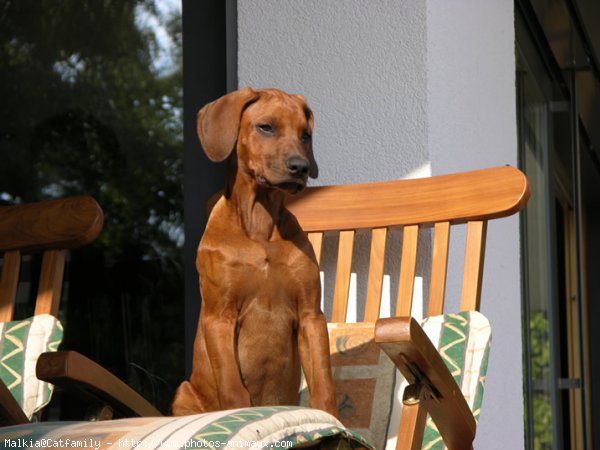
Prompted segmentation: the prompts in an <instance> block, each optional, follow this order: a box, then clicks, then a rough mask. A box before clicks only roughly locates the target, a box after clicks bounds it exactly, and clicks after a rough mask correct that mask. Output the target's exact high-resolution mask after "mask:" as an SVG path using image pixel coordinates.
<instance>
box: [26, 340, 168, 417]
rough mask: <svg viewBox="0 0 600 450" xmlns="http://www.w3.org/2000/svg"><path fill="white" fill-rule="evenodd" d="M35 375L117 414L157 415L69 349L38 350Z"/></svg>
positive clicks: (128, 389)
mask: <svg viewBox="0 0 600 450" xmlns="http://www.w3.org/2000/svg"><path fill="white" fill-rule="evenodd" d="M36 374H37V377H38V378H39V379H41V380H44V381H47V382H49V383H52V384H54V385H56V386H60V387H61V388H63V389H65V390H67V391H69V390H70V391H78V393H80V394H83V395H84V396H87V397H92V398H93V399H94V400H96V401H100V402H103V403H105V404H107V405H109V406H110V407H111V408H112V409H113V410H114V412H115V413H117V414H118V415H119V416H125V417H128V416H129V417H131V416H161V415H162V414H161V413H160V412H159V411H158V410H157V409H156V408H155V407H154V406H152V404H150V403H149V402H148V401H147V400H146V399H144V397H142V396H141V395H140V394H138V393H137V392H135V391H134V390H133V389H132V388H131V387H129V386H128V385H127V384H125V383H124V382H123V381H121V380H120V379H119V378H117V377H116V376H115V375H113V374H112V373H110V372H109V371H108V370H106V369H105V368H103V367H102V366H100V365H98V364H96V363H95V362H94V361H92V360H90V359H88V358H86V357H85V356H83V355H82V354H80V353H77V352H73V351H64V352H48V353H42V354H41V355H40V357H39V359H38V362H37V366H36Z"/></svg>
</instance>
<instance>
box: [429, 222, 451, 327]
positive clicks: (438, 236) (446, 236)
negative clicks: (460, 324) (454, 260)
mask: <svg viewBox="0 0 600 450" xmlns="http://www.w3.org/2000/svg"><path fill="white" fill-rule="evenodd" d="M449 243H450V222H438V223H436V224H435V227H434V229H433V254H432V257H431V279H430V282H429V306H428V308H427V315H428V316H437V315H439V314H443V312H444V297H445V293H446V275H447V272H448V247H449Z"/></svg>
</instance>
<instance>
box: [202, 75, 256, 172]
mask: <svg viewBox="0 0 600 450" xmlns="http://www.w3.org/2000/svg"><path fill="white" fill-rule="evenodd" d="M258 96H259V93H258V92H256V91H254V90H253V89H252V88H249V87H245V88H243V89H240V90H238V91H234V92H231V93H229V94H227V95H224V96H223V97H221V98H219V99H217V100H215V101H214V102H211V103H209V104H208V105H206V106H204V108H202V109H201V110H200V111H198V119H197V122H196V131H197V132H198V137H199V138H200V143H201V144H202V148H203V149H204V152H205V153H206V156H208V157H209V159H210V160H211V161H215V162H219V161H223V160H224V159H225V158H227V157H228V156H229V154H230V153H231V152H232V151H233V147H234V145H235V142H236V140H237V137H238V132H239V128H240V120H241V118H242V113H243V111H244V108H245V107H246V106H247V105H248V104H250V103H251V102H253V101H255V100H256V99H257V98H258Z"/></svg>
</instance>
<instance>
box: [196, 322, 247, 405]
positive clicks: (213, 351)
mask: <svg viewBox="0 0 600 450" xmlns="http://www.w3.org/2000/svg"><path fill="white" fill-rule="evenodd" d="M203 328H204V331H205V340H206V352H207V354H208V358H209V361H210V364H211V366H212V368H213V374H214V376H215V383H216V388H217V395H218V397H219V403H220V406H221V409H233V408H244V407H248V406H251V401H250V394H249V393H248V390H247V389H246V387H245V386H244V383H243V382H242V378H241V374H240V369H239V364H238V361H237V356H236V338H235V331H236V330H235V328H236V320H235V318H234V317H231V316H230V315H229V314H227V313H226V312H222V311H221V316H219V315H215V314H206V315H205V316H204V318H203Z"/></svg>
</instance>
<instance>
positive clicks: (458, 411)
mask: <svg viewBox="0 0 600 450" xmlns="http://www.w3.org/2000/svg"><path fill="white" fill-rule="evenodd" d="M375 342H376V343H377V344H378V345H379V346H380V347H381V349H382V350H383V351H384V352H385V353H387V355H388V356H389V357H390V359H391V360H392V361H393V362H394V364H395V365H396V367H397V368H398V369H399V370H400V372H402V374H403V375H404V376H405V377H406V379H407V380H408V382H409V383H411V384H412V383H416V382H419V381H421V382H423V381H425V382H426V383H427V384H429V385H430V387H431V388H433V389H432V390H433V393H434V396H435V398H434V399H433V400H432V401H428V402H426V405H427V409H428V412H429V414H430V415H431V418H432V419H433V421H434V422H435V424H436V426H437V427H438V430H439V431H440V433H441V435H442V437H443V438H444V441H445V442H446V445H447V446H448V447H449V448H470V444H471V443H472V442H473V440H474V439H475V427H476V424H475V418H474V417H473V413H472V412H471V410H470V408H469V405H468V404H467V402H466V400H465V398H464V397H463V395H462V392H461V390H460V388H459V387H458V385H457V384H456V382H455V381H454V378H453V377H452V375H451V374H450V371H449V370H448V368H447V367H446V364H445V363H444V361H443V360H442V358H441V356H440V354H439V353H438V350H437V349H436V348H435V346H434V345H433V344H432V343H431V341H430V340H429V338H428V337H427V335H426V334H425V332H424V331H423V329H422V328H421V326H420V325H419V324H418V323H417V322H416V321H415V320H414V319H412V318H410V317H393V318H388V319H379V320H378V321H377V323H376V324H375Z"/></svg>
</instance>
